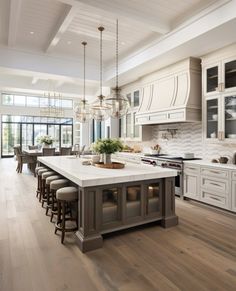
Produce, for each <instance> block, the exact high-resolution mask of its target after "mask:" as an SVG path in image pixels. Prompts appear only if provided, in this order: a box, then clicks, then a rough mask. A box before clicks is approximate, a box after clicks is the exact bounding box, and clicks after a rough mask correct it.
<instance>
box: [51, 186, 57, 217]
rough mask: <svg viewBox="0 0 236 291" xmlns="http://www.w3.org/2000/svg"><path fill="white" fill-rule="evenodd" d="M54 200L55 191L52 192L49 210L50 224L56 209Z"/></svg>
mask: <svg viewBox="0 0 236 291" xmlns="http://www.w3.org/2000/svg"><path fill="white" fill-rule="evenodd" d="M55 200H56V198H55V191H54V190H52V209H51V218H50V221H51V222H52V220H53V216H54V214H55V211H56V207H55V204H56V201H55Z"/></svg>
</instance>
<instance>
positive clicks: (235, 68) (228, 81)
mask: <svg viewBox="0 0 236 291" xmlns="http://www.w3.org/2000/svg"><path fill="white" fill-rule="evenodd" d="M223 73H224V88H223V89H224V91H232V90H236V58H235V59H232V60H228V61H225V62H223Z"/></svg>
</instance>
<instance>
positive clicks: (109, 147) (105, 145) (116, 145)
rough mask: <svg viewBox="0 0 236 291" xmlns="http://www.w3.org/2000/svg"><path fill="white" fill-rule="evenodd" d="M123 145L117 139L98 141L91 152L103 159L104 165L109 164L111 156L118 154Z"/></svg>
mask: <svg viewBox="0 0 236 291" xmlns="http://www.w3.org/2000/svg"><path fill="white" fill-rule="evenodd" d="M122 149H123V145H122V143H121V141H120V140H119V139H111V138H106V139H99V140H97V141H96V142H95V143H94V145H93V150H94V151H95V152H97V153H99V154H102V155H103V157H104V164H111V154H114V153H115V152H119V151H121V150H122Z"/></svg>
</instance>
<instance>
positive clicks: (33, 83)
mask: <svg viewBox="0 0 236 291" xmlns="http://www.w3.org/2000/svg"><path fill="white" fill-rule="evenodd" d="M38 81H39V78H38V77H33V78H32V81H31V84H32V85H35V84H36V83H37V82H38Z"/></svg>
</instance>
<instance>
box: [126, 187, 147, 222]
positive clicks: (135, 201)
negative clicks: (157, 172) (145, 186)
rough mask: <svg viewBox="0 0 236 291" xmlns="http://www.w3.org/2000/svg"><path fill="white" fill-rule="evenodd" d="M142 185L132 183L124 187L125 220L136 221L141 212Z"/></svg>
mask: <svg viewBox="0 0 236 291" xmlns="http://www.w3.org/2000/svg"><path fill="white" fill-rule="evenodd" d="M141 193H142V186H141V185H138V184H137V185H132V186H128V187H126V204H125V209H126V210H125V213H126V215H125V220H126V221H129V222H130V221H136V220H139V219H140V218H141V217H142V215H143V213H142V204H143V202H142V196H141Z"/></svg>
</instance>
